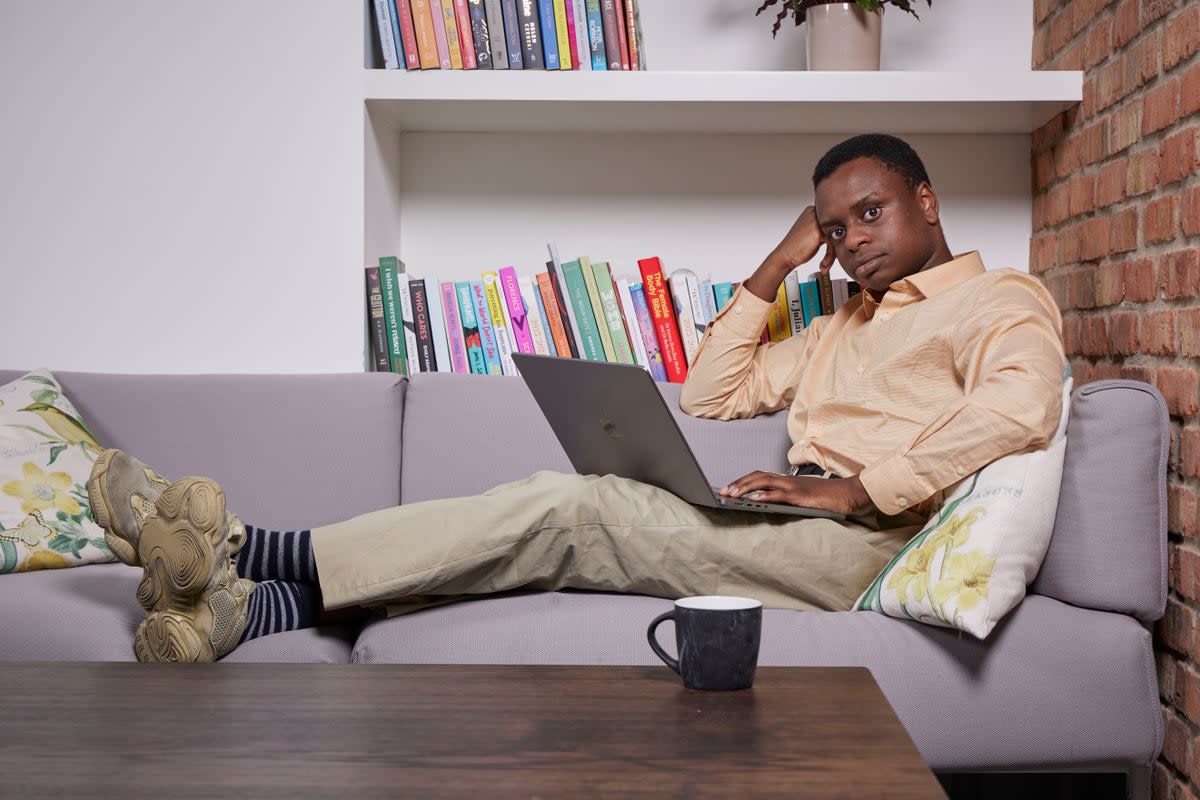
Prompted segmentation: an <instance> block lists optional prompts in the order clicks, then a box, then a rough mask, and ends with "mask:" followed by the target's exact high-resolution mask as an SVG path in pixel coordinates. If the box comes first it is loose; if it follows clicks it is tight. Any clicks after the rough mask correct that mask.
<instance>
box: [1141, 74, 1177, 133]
mask: <svg viewBox="0 0 1200 800" xmlns="http://www.w3.org/2000/svg"><path fill="white" fill-rule="evenodd" d="M1179 87H1180V81H1179V78H1172V79H1171V80H1169V81H1166V82H1164V83H1162V84H1160V85H1158V86H1155V87H1154V88H1153V89H1151V90H1150V91H1148V92H1146V99H1145V100H1144V101H1143V107H1142V135H1143V136H1144V135H1146V134H1148V133H1154V131H1160V130H1162V129H1163V128H1165V127H1167V126H1168V125H1171V124H1173V123H1174V122H1175V120H1177V119H1179Z"/></svg>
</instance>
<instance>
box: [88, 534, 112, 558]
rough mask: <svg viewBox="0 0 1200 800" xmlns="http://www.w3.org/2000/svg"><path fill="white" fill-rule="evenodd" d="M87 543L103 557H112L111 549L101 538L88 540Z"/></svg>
mask: <svg viewBox="0 0 1200 800" xmlns="http://www.w3.org/2000/svg"><path fill="white" fill-rule="evenodd" d="M88 543H89V544H90V545H91V546H92V547H94V548H96V549H97V550H99V551H100V552H101V553H104V554H105V555H110V556H111V555H112V548H110V547H109V546H108V541H107V540H106V539H105V538H104V537H103V536H101V537H100V538H98V539H88Z"/></svg>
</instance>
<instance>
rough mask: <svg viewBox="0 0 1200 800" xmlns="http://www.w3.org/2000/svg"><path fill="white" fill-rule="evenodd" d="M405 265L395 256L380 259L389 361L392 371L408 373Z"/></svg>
mask: <svg viewBox="0 0 1200 800" xmlns="http://www.w3.org/2000/svg"><path fill="white" fill-rule="evenodd" d="M402 272H404V265H403V264H402V263H400V259H398V258H396V257H395V256H383V257H381V258H380V259H379V283H380V284H381V288H382V289H383V323H384V327H385V328H386V329H387V340H388V363H389V364H391V369H392V372H399V373H400V374H401V375H407V374H408V348H407V347H405V346H404V319H403V317H401V315H400V279H399V275H400V273H402Z"/></svg>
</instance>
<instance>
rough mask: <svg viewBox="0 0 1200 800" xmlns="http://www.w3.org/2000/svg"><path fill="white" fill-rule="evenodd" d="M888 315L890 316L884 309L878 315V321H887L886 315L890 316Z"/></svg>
mask: <svg viewBox="0 0 1200 800" xmlns="http://www.w3.org/2000/svg"><path fill="white" fill-rule="evenodd" d="M890 316H891V314H889V313H887V312H886V311H885V312H883V313H882V314H880V315H879V320H880V322H887V320H888V317H890Z"/></svg>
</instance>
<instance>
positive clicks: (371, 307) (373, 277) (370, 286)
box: [366, 267, 391, 372]
mask: <svg viewBox="0 0 1200 800" xmlns="http://www.w3.org/2000/svg"><path fill="white" fill-rule="evenodd" d="M366 294H367V332H368V337H367V338H368V341H369V343H370V349H371V367H372V369H373V370H374V371H375V372H388V371H389V370H390V369H391V362H390V361H389V360H388V341H387V327H386V324H385V323H384V319H383V289H382V288H380V285H379V267H367V268H366Z"/></svg>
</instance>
